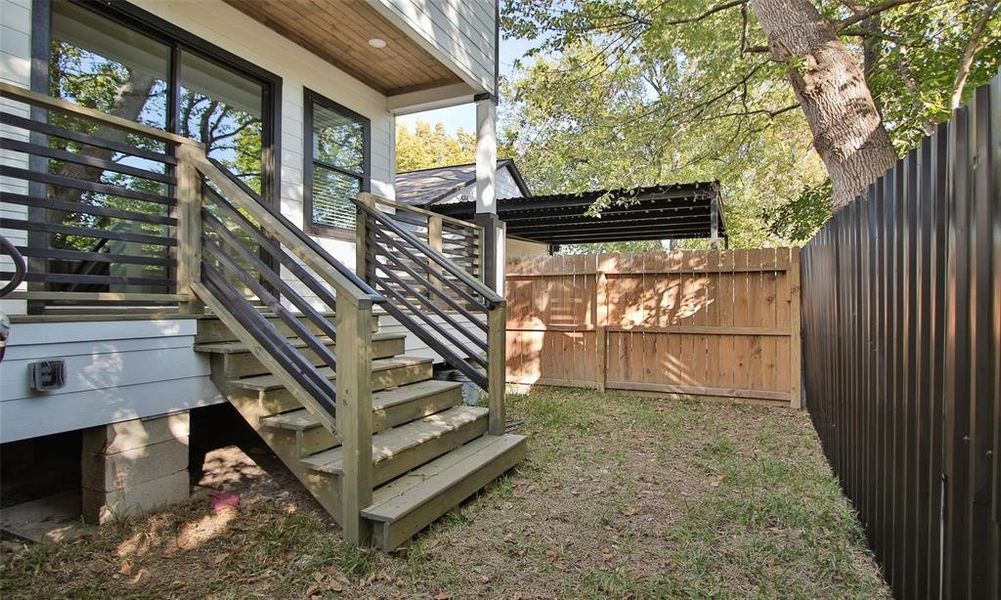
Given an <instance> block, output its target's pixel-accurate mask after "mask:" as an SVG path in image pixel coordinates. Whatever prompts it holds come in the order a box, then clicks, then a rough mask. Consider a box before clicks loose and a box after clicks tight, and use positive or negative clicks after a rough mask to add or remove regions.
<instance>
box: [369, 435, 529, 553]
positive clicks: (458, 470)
mask: <svg viewBox="0 0 1001 600" xmlns="http://www.w3.org/2000/svg"><path fill="white" fill-rule="evenodd" d="M527 447H528V446H527V443H526V438H525V436H522V435H514V434H505V435H502V436H491V435H485V436H483V437H481V438H479V439H476V440H473V441H472V442H469V443H468V444H466V445H464V446H462V447H460V448H457V449H455V450H453V451H451V452H449V453H448V454H446V455H444V456H442V457H440V458H438V459H435V460H433V461H431V462H429V463H427V464H426V465H424V466H422V467H420V468H418V469H415V470H413V471H411V472H410V473H408V474H406V475H404V476H402V477H400V478H398V479H396V480H394V481H392V482H391V483H389V484H387V485H384V486H382V487H381V488H379V489H377V490H375V493H374V497H373V502H372V504H371V505H370V506H369V507H367V508H365V509H364V510H363V511H362V516H364V517H366V518H368V519H371V520H373V521H377V523H376V526H375V537H376V541H377V543H378V544H379V546H380V547H382V549H383V550H385V551H387V552H388V551H390V550H393V549H395V548H396V547H397V546H399V545H400V544H402V543H403V542H405V541H407V540H408V539H410V538H411V537H412V536H413V535H414V534H415V533H417V532H418V531H420V530H421V529H423V528H424V527H426V526H427V525H429V524H430V523H432V522H433V521H434V520H435V519H437V518H438V517H440V516H442V515H444V514H445V513H447V512H448V511H449V510H451V509H452V508H454V507H456V506H458V505H459V503H460V502H462V501H463V500H465V499H466V498H468V497H469V496H471V495H473V494H475V493H476V492H477V491H478V490H480V489H481V488H483V486H485V485H487V484H488V483H490V482H491V481H493V480H494V479H496V478H497V477H498V476H500V475H501V474H503V473H504V472H506V471H507V470H508V469H510V468H511V467H513V466H514V465H516V464H517V463H518V462H520V461H521V460H522V459H523V458H524V457H525V454H526V452H527Z"/></svg>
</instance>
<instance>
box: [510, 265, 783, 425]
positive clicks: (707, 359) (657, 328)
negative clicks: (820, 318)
mask: <svg viewBox="0 0 1001 600" xmlns="http://www.w3.org/2000/svg"><path fill="white" fill-rule="evenodd" d="M506 297H507V303H508V313H507V314H508V320H507V380H508V383H519V384H540V385H557V386H581V387H595V388H598V389H601V390H604V389H606V388H612V389H621V390H638V391H648V392H663V393H671V394H686V395H700V396H718V397H726V398H745V399H753V400H758V401H766V402H773V403H779V402H780V403H783V404H791V405H793V406H799V398H800V392H799V390H800V386H799V381H800V369H799V364H800V354H799V251H798V250H797V249H791V250H790V249H788V248H781V249H774V248H773V249H761V250H727V251H715V250H713V251H679V252H671V253H650V254H602V255H579V256H574V255H566V256H563V255H557V256H544V257H526V258H516V259H511V260H509V261H508V268H507V289H506Z"/></svg>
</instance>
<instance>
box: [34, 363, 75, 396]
mask: <svg viewBox="0 0 1001 600" xmlns="http://www.w3.org/2000/svg"><path fill="white" fill-rule="evenodd" d="M28 369H29V372H30V375H31V389H33V390H37V391H39V392H47V391H50V390H58V389H59V388H61V387H63V386H64V385H66V361H64V360H43V361H41V362H35V363H30V364H28Z"/></svg>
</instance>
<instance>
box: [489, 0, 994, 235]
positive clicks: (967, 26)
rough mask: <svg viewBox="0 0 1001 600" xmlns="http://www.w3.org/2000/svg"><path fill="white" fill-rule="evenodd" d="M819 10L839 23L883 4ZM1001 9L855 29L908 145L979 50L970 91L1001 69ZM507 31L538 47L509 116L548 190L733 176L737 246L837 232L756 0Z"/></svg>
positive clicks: (857, 49)
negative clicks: (967, 54) (823, 226)
mask: <svg viewBox="0 0 1001 600" xmlns="http://www.w3.org/2000/svg"><path fill="white" fill-rule="evenodd" d="M819 4H820V6H819V8H820V9H821V12H822V13H823V14H824V16H826V17H827V18H829V19H830V20H831V21H832V23H838V22H840V21H842V20H843V19H846V18H848V17H851V16H852V15H853V14H854V12H853V10H863V9H865V8H866V7H870V6H875V5H876V4H878V2H877V1H876V0H862V1H860V2H853V3H848V2H834V1H830V0H825V1H823V2H820V3H819ZM997 5H998V3H997V2H996V1H995V0H975V1H973V2H968V1H965V2H964V1H946V2H938V1H932V0H915V1H912V2H908V3H905V4H903V5H899V6H894V7H892V8H890V9H888V10H885V11H883V12H881V13H879V17H878V19H869V20H865V21H863V22H861V23H855V24H852V25H846V26H845V27H844V28H843V29H842V30H841V32H840V33H841V35H842V41H843V42H844V43H845V44H846V46H847V47H848V48H849V49H850V50H851V51H853V52H854V53H855V54H856V56H857V58H858V60H859V62H860V63H862V62H863V50H864V47H863V46H865V47H866V48H867V49H868V50H869V51H870V52H868V53H866V55H867V56H868V58H869V60H868V61H867V63H866V67H867V71H866V72H867V82H868V84H869V86H870V88H871V90H872V92H873V94H874V96H875V98H876V101H877V103H878V105H879V106H880V108H881V110H882V113H883V116H884V119H885V122H886V126H887V128H888V130H889V132H890V135H891V137H892V139H893V140H894V143H895V144H896V147H897V148H898V150H899V151H901V152H903V151H905V150H906V149H909V148H911V147H913V146H914V144H915V143H916V142H917V140H918V139H919V138H920V136H921V135H923V134H924V131H925V128H926V126H927V124H928V123H930V122H939V121H942V120H944V119H946V118H947V117H948V114H949V108H948V107H949V99H950V98H951V96H952V94H953V88H954V85H955V75H956V72H957V70H958V66H959V63H960V58H961V56H962V55H963V53H964V51H966V49H967V47H968V46H969V45H970V44H971V43H972V44H973V46H972V47H973V49H974V50H975V60H974V62H973V65H974V66H973V68H972V69H971V71H970V74H969V78H968V80H967V81H966V84H965V87H964V88H963V89H964V90H965V94H967V95H968V94H969V93H970V92H971V90H972V89H974V88H975V87H976V86H977V85H980V84H982V83H984V82H985V81H987V80H988V79H989V77H990V76H991V75H992V74H993V73H994V72H996V69H997V66H998V64H1001V33H999V25H1001V16H999V15H1001V10H998V6H997ZM714 6H716V7H718V8H720V10H713V9H712V7H714ZM724 6H726V8H722V7H724ZM849 6H852V7H855V8H854V9H852V8H848V7H849ZM985 14H986V15H988V17H989V18H988V19H987V22H986V26H985V27H984V29H983V31H982V33H981V35H979V36H978V37H976V38H974V37H973V35H972V34H973V32H974V27H975V25H976V23H977V21H978V19H980V18H981V17H982V16H983V15H985ZM502 26H503V28H504V31H505V33H506V34H507V35H508V36H510V37H516V38H524V39H532V40H535V41H536V47H535V48H534V49H533V51H531V52H529V53H528V54H527V56H526V57H525V58H523V59H522V60H520V61H517V62H516V65H515V73H514V75H513V77H512V78H511V79H510V80H509V81H506V82H504V88H503V89H504V94H505V96H506V98H507V99H508V100H509V101H508V102H507V103H506V105H505V106H504V111H503V113H502V118H503V122H502V124H503V138H504V139H505V140H506V142H507V143H509V144H510V145H511V146H512V147H513V148H514V150H515V151H516V152H517V156H518V161H519V165H520V167H521V170H522V172H523V173H525V175H526V176H527V177H528V179H529V180H530V184H531V185H532V188H533V190H535V191H537V192H539V193H546V192H569V191H577V190H583V189H597V188H617V187H635V186H643V185H651V184H656V183H671V182H690V181H713V180H718V181H719V182H720V184H721V189H722V190H723V200H724V218H725V220H726V225H727V229H728V232H729V234H730V241H731V245H733V246H734V247H749V246H762V245H764V246H768V245H777V244H788V243H790V242H793V241H798V240H802V239H805V238H807V237H809V234H810V233H812V231H813V230H815V229H816V227H818V226H819V224H820V223H822V222H823V218H824V211H823V210H820V207H819V206H817V205H816V203H817V202H819V201H821V200H822V199H823V196H822V195H819V191H820V190H823V189H825V188H826V187H828V186H829V184H826V183H825V182H826V180H827V176H826V171H825V169H824V166H823V164H822V163H821V161H820V160H819V157H818V156H817V155H816V152H815V151H814V150H813V148H812V134H811V131H810V129H809V127H808V125H807V123H806V120H805V118H804V117H803V115H802V112H801V111H800V110H799V108H798V105H797V101H796V98H795V96H794V94H793V92H792V90H791V87H790V86H789V85H788V83H787V80H786V70H785V66H784V65H779V64H777V63H774V62H772V61H770V60H769V58H768V53H767V39H766V37H765V34H764V32H763V31H762V30H761V28H760V27H759V26H758V25H757V23H756V20H755V17H754V14H753V11H752V10H751V9H750V7H749V6H747V5H746V4H740V3H705V2H700V1H696V0H679V1H672V2H660V1H657V0H572V1H569V2H564V3H559V4H556V5H554V4H553V3H551V2H548V1H544V0H510V1H509V2H507V3H506V4H505V5H504V10H503V14H502ZM863 27H865V29H863ZM905 79H906V81H905ZM913 82H916V84H915V85H914V86H912V85H910V84H911V83H913ZM804 190H812V191H813V192H812V193H806V194H804Z"/></svg>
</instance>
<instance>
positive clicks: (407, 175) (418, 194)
mask: <svg viewBox="0 0 1001 600" xmlns="http://www.w3.org/2000/svg"><path fill="white" fill-rule="evenodd" d="M505 167H509V168H510V171H511V174H512V175H513V176H514V178H515V181H517V182H518V185H519V186H520V187H521V188H522V191H523V193H525V194H528V188H527V187H526V186H525V184H524V181H523V180H522V179H521V173H519V172H518V167H516V166H515V164H514V160H512V159H510V158H503V159H501V160H498V161H497V169H498V170H500V169H503V168H505ZM475 183H476V163H469V164H465V165H450V166H447V167H435V168H431V169H421V170H419V171H406V172H404V173H397V174H396V200H397V201H398V202H403V203H406V204H411V205H414V206H429V205H431V204H434V203H436V202H438V201H439V200H441V199H443V198H446V197H448V196H451V195H452V194H454V193H455V192H458V191H460V190H462V189H463V188H465V187H467V186H470V185H473V184H475Z"/></svg>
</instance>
